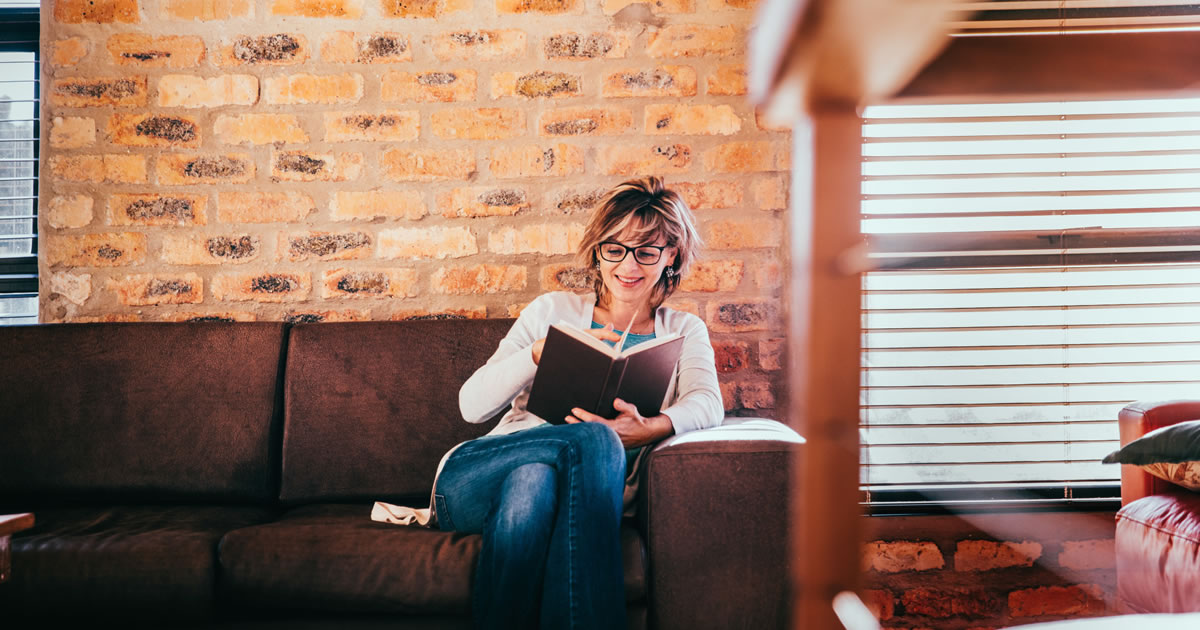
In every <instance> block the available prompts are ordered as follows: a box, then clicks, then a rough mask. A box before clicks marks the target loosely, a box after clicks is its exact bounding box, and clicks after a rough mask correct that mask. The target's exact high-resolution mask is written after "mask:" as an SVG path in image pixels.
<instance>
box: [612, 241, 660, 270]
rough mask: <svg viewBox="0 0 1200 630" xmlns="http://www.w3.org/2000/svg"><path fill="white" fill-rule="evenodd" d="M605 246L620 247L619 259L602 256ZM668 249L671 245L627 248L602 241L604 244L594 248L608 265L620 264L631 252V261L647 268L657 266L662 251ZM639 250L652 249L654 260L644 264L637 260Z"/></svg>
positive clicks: (623, 245) (615, 243)
mask: <svg viewBox="0 0 1200 630" xmlns="http://www.w3.org/2000/svg"><path fill="white" fill-rule="evenodd" d="M605 245H615V246H617V247H620V248H621V250H622V251H621V257H620V258H616V259H613V258H609V257H608V256H605V255H604V246H605ZM669 247H671V245H662V246H659V245H638V246H637V247H629V246H628V245H625V244H624V243H618V242H616V241H604V242H602V243H600V244H599V245H597V246H596V249H597V250H598V251H597V255H599V256H600V258H602V259H604V260H607V261H608V262H610V263H619V262H621V261H623V260H625V257H626V256H628V255H629V252H633V260H634V262H636V263H637V264H639V265H646V266H649V265H657V264H658V261H660V260H662V253H663V250H665V249H667V248H669ZM639 249H640V250H648V249H652V250H654V260H651V261H649V262H645V261H642V260H638V254H637V252H638V250H639Z"/></svg>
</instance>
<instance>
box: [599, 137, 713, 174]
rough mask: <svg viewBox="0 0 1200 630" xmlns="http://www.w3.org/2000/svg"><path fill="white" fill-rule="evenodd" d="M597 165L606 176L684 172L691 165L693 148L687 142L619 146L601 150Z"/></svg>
mask: <svg viewBox="0 0 1200 630" xmlns="http://www.w3.org/2000/svg"><path fill="white" fill-rule="evenodd" d="M596 164H597V169H598V170H599V172H601V173H603V174H605V175H621V176H625V177H629V176H634V175H643V174H645V173H682V172H683V171H686V170H687V169H688V167H689V166H691V164H692V148H691V147H689V146H688V145H686V144H656V145H652V146H645V145H618V146H612V147H606V148H603V149H601V150H600V151H599V154H598V155H597V156H596Z"/></svg>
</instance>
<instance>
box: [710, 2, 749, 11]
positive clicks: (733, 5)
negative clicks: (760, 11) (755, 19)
mask: <svg viewBox="0 0 1200 630" xmlns="http://www.w3.org/2000/svg"><path fill="white" fill-rule="evenodd" d="M757 4H758V0H708V8H709V9H710V10H712V11H720V10H722V9H753V8H754V7H755V6H756V5H757Z"/></svg>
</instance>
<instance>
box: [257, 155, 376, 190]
mask: <svg viewBox="0 0 1200 630" xmlns="http://www.w3.org/2000/svg"><path fill="white" fill-rule="evenodd" d="M362 169H363V155H362V154H361V153H309V152H307V151H273V152H272V154H271V177H273V178H278V179H281V180H283V181H289V182H344V181H348V180H354V179H358V178H359V176H360V175H362Z"/></svg>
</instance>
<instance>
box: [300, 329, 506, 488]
mask: <svg viewBox="0 0 1200 630" xmlns="http://www.w3.org/2000/svg"><path fill="white" fill-rule="evenodd" d="M511 327H512V320H510V319H476V320H472V319H467V320H431V321H405V322H346V323H321V324H300V325H297V326H295V327H294V328H292V331H291V336H290V339H289V341H288V359H287V371H286V374H287V377H286V384H285V388H284V400H285V403H284V405H285V420H284V436H283V478H282V482H281V487H280V498H281V499H282V500H283V501H284V502H287V503H307V502H319V501H359V500H372V499H380V500H392V501H401V502H403V501H414V500H415V501H418V502H419V501H420V500H421V499H422V497H424V500H425V501H428V500H429V492H430V490H431V488H432V485H433V476H434V471H435V470H436V469H437V464H438V461H439V460H440V459H441V457H442V455H443V454H444V453H445V452H446V451H447V450H449V449H450V447H452V446H454V445H455V444H458V443H459V442H462V441H464V440H469V439H471V438H475V437H478V436H480V435H483V434H484V433H486V432H487V431H488V430H489V429H490V428H492V427H493V426H495V423H494V422H487V423H484V424H482V425H473V424H468V423H467V422H465V421H463V419H462V414H461V413H460V412H459V409H458V390H459V388H460V387H461V386H462V384H463V382H465V381H466V380H467V377H469V376H470V375H471V373H472V372H474V371H475V370H476V369H477V368H479V366H481V365H483V364H484V363H485V362H486V361H487V359H488V357H490V356H491V355H492V353H493V352H494V351H495V350H496V346H497V345H498V344H499V343H500V339H502V338H503V337H504V334H505V333H506V332H508V329H509V328H511Z"/></svg>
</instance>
